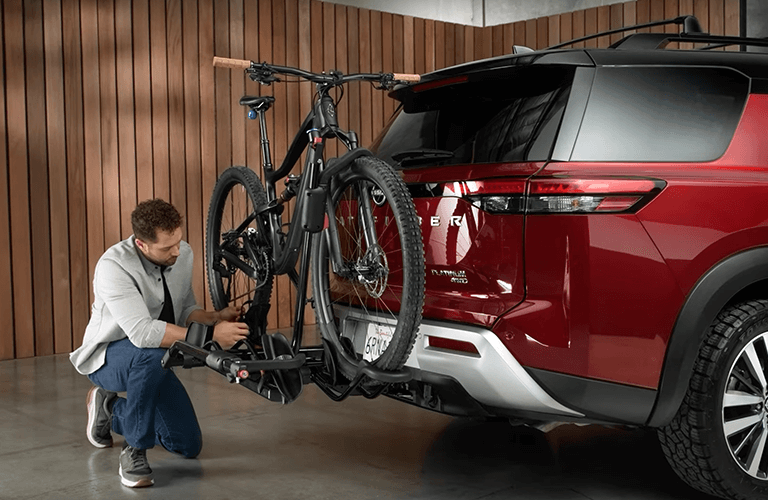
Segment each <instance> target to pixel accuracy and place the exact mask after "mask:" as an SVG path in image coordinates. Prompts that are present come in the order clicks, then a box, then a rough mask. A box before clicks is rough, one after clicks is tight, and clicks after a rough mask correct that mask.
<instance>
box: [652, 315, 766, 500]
mask: <svg viewBox="0 0 768 500" xmlns="http://www.w3.org/2000/svg"><path fill="white" fill-rule="evenodd" d="M767 368H768V300H752V301H748V302H743V303H740V304H737V305H734V306H731V307H728V308H726V309H724V310H723V311H721V312H720V314H719V315H718V316H717V318H716V319H715V322H714V323H713V324H712V326H711V327H710V329H709V331H708V333H707V337H706V339H705V340H704V342H703V344H702V346H701V348H700V349H699V354H698V358H697V359H696V364H695V366H694V373H693V376H692V377H691V380H690V383H689V386H688V391H687V393H686V395H685V398H684V400H683V403H682V404H681V406H680V408H679V409H678V411H677V414H676V415H675V417H674V418H673V420H672V422H670V423H669V425H667V426H665V427H663V428H661V429H659V430H658V436H659V441H660V443H661V447H662V450H663V451H664V454H665V455H666V457H667V460H668V461H669V463H670V464H671V465H672V468H673V469H674V470H675V472H676V473H677V474H678V476H680V477H681V478H682V479H683V480H684V481H686V482H687V483H688V484H690V485H691V486H693V487H694V488H696V489H698V490H700V491H703V492H705V493H708V494H711V495H716V496H719V497H723V498H729V499H745V500H746V499H748V498H755V497H760V498H765V497H766V496H768V409H767V408H766V397H768V383H766V378H768V376H767V375H766V369H767Z"/></svg>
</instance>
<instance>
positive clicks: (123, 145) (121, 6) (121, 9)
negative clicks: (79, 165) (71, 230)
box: [115, 0, 137, 239]
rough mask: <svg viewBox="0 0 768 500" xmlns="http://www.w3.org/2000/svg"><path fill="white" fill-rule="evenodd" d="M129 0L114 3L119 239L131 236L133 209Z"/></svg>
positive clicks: (131, 73) (133, 105)
mask: <svg viewBox="0 0 768 500" xmlns="http://www.w3.org/2000/svg"><path fill="white" fill-rule="evenodd" d="M131 10H132V9H131V1H130V0H115V49H116V63H117V67H116V69H117V124H118V178H119V183H120V239H124V238H127V237H129V236H130V235H131V233H132V232H133V231H132V228H131V212H132V211H133V208H134V207H135V206H136V203H137V200H136V190H137V185H136V173H137V165H136V134H135V131H136V123H135V117H136V106H135V101H134V96H133V92H134V77H133V61H134V59H137V58H136V57H135V56H134V53H133V27H132V25H131V24H132V16H131Z"/></svg>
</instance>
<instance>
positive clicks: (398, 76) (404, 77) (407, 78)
mask: <svg viewBox="0 0 768 500" xmlns="http://www.w3.org/2000/svg"><path fill="white" fill-rule="evenodd" d="M392 78H394V79H395V80H399V81H401V82H412V83H418V82H419V81H421V75H412V74H409V73H393V74H392Z"/></svg>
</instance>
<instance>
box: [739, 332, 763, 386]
mask: <svg viewBox="0 0 768 500" xmlns="http://www.w3.org/2000/svg"><path fill="white" fill-rule="evenodd" d="M744 354H745V355H746V356H745V359H744V360H745V361H746V364H747V366H748V367H749V371H750V372H751V373H752V375H753V376H754V377H755V378H756V379H757V381H758V382H760V388H761V389H762V390H763V392H765V389H766V382H765V373H763V367H762V366H760V360H759V359H758V357H757V351H755V345H754V343H752V344H749V345H747V347H746V348H745V349H744Z"/></svg>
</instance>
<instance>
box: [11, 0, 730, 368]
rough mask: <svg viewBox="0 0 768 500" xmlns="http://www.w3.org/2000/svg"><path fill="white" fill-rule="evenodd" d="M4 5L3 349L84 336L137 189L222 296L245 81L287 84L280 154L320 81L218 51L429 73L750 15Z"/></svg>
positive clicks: (717, 2)
mask: <svg viewBox="0 0 768 500" xmlns="http://www.w3.org/2000/svg"><path fill="white" fill-rule="evenodd" d="M0 5H1V7H0V25H2V26H3V32H2V37H1V38H0V42H1V43H2V50H0V79H2V82H3V86H2V94H1V97H0V131H2V133H0V151H3V154H2V155H0V359H12V358H24V357H30V356H36V355H46V354H52V353H63V352H68V351H70V350H72V349H73V348H75V347H77V346H79V345H80V343H81V341H82V335H83V331H84V328H85V325H86V324H87V321H88V316H89V308H90V303H91V300H92V292H91V280H92V277H93V268H94V266H95V264H96V261H97V260H98V258H99V256H100V255H101V254H102V252H103V251H104V250H105V249H106V248H108V247H109V246H110V245H112V244H114V243H115V242H117V241H118V240H120V239H122V238H125V237H127V236H129V235H130V233H131V228H130V220H129V215H130V212H131V210H132V209H133V207H134V206H135V205H136V203H137V202H138V201H140V200H145V199H148V198H151V197H154V196H157V197H162V198H165V199H170V201H171V202H172V203H174V204H175V205H176V206H177V207H178V208H179V210H180V211H181V212H182V213H183V214H184V216H185V227H184V229H185V234H186V238H187V240H188V241H189V242H190V244H191V245H192V247H193V249H194V251H195V254H196V258H197V259H196V265H195V266H196V267H195V273H194V289H195V293H196V294H197V297H198V299H199V301H201V302H202V303H204V304H205V305H206V306H208V307H210V300H209V299H208V297H207V286H206V284H205V276H204V269H203V239H204V231H205V218H206V216H207V210H208V199H209V196H210V193H211V191H212V190H213V185H214V183H215V181H216V177H217V176H218V174H220V173H221V172H222V171H223V170H224V169H225V168H226V167H227V166H229V165H231V164H248V165H250V166H251V167H252V168H254V169H255V170H257V171H258V170H259V169H260V167H259V164H260V153H259V148H258V128H257V127H256V124H255V123H253V122H248V121H247V120H246V118H245V113H244V112H243V110H242V109H241V108H240V107H239V106H238V104H237V100H238V99H239V97H240V96H241V95H242V94H243V93H245V92H249V93H259V92H263V93H269V94H273V95H275V96H276V98H277V99H278V101H277V105H276V106H275V107H274V108H273V112H272V113H271V117H270V126H269V128H270V130H269V132H270V137H271V140H272V144H273V146H274V147H275V150H274V152H275V155H274V158H273V160H274V162H275V163H279V162H280V161H281V160H282V157H283V154H284V151H285V148H286V147H287V145H288V144H289V143H290V140H291V137H292V135H291V131H293V130H295V129H296V128H297V127H298V125H299V124H300V123H301V120H302V119H303V116H304V113H305V111H306V110H307V109H308V107H309V106H310V105H311V102H312V95H313V89H312V86H311V85H309V84H301V85H275V86H272V87H261V88H259V86H257V85H256V84H254V83H252V82H250V81H247V79H246V78H245V77H244V76H243V75H242V74H239V73H235V72H230V71H228V70H218V69H217V70H214V69H213V67H212V66H211V64H210V61H211V59H212V57H213V55H214V54H216V55H221V56H229V57H238V58H250V59H255V60H259V61H273V62H275V63H278V64H288V65H298V66H301V67H304V68H309V69H311V70H314V71H320V70H323V69H332V68H336V69H340V70H342V71H380V70H385V71H398V72H403V71H404V72H419V73H423V72H428V71H432V70H434V69H439V68H442V67H446V66H450V65H453V64H459V63H463V62H466V61H470V60H474V59H480V58H484V57H490V56H497V55H502V54H505V53H509V52H510V50H511V47H512V45H515V44H516V45H528V46H530V47H531V48H534V49H538V48H544V47H547V46H549V45H553V44H556V43H559V42H560V41H565V40H569V39H571V38H576V37H579V36H583V35H585V34H590V33H594V32H597V31H599V30H606V29H609V28H615V27H620V26H624V25H631V24H635V23H641V22H645V21H649V20H659V19H664V18H669V17H675V16H677V15H680V14H695V15H696V16H698V18H699V20H700V21H701V23H702V26H703V28H704V29H705V30H709V31H710V32H712V33H725V34H730V35H737V34H738V30H739V1H738V0H637V1H632V2H626V3H622V4H615V5H611V6H605V7H598V8H594V9H588V10H582V11H578V12H574V13H569V14H562V15H558V16H550V17H546V18H541V19H532V20H527V21H519V22H516V23H510V24H506V25H501V26H494V27H489V28H477V27H472V26H461V25H456V24H452V23H444V22H438V21H431V20H424V19H418V18H413V17H410V16H402V15H397V14H389V13H381V12H376V11H371V10H367V9H358V8H354V7H345V6H341V5H335V4H331V3H321V2H319V1H317V0H229V1H227V0H198V1H197V2H186V1H182V0H166V1H163V0H152V1H150V0H3V2H2V3H0ZM661 29H663V28H656V29H655V30H657V31H658V30H661ZM669 29H670V30H672V29H674V28H673V27H670V28H669ZM618 38H619V36H618V35H614V36H611V37H602V38H600V39H598V40H592V41H589V42H586V43H582V44H579V45H580V46H588V47H595V46H606V45H607V44H609V43H611V42H613V41H615V40H617V39H618ZM393 110H394V102H393V101H392V100H391V99H387V98H386V97H385V96H384V94H383V93H381V92H376V91H373V90H372V89H371V87H370V86H369V85H367V84H357V85H351V86H350V87H349V88H348V89H347V92H346V96H345V99H344V101H343V103H342V105H341V106H340V108H339V116H340V119H341V120H342V123H344V124H347V125H348V126H351V127H352V128H353V129H355V130H357V131H358V133H359V134H360V137H361V140H362V143H363V144H367V143H369V142H370V141H371V140H372V139H373V138H374V137H375V136H376V134H377V133H378V131H379V130H381V128H382V127H383V125H384V124H385V122H386V120H387V119H388V117H389V116H390V115H391V113H392V111H393ZM334 151H337V150H336V148H335V146H334V147H331V148H330V152H331V153H333V152H334ZM292 294H293V291H292V289H291V285H290V283H289V281H288V280H287V279H286V278H284V277H281V278H280V279H278V280H277V281H276V284H275V290H274V296H273V301H272V304H273V306H272V310H271V311H270V314H269V324H270V326H272V327H287V326H290V325H291V319H292V308H293V307H294V301H295V297H294V296H293V295H292ZM312 321H313V317H312V315H311V310H310V311H309V315H308V318H307V322H310V323H311V322H312Z"/></svg>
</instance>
